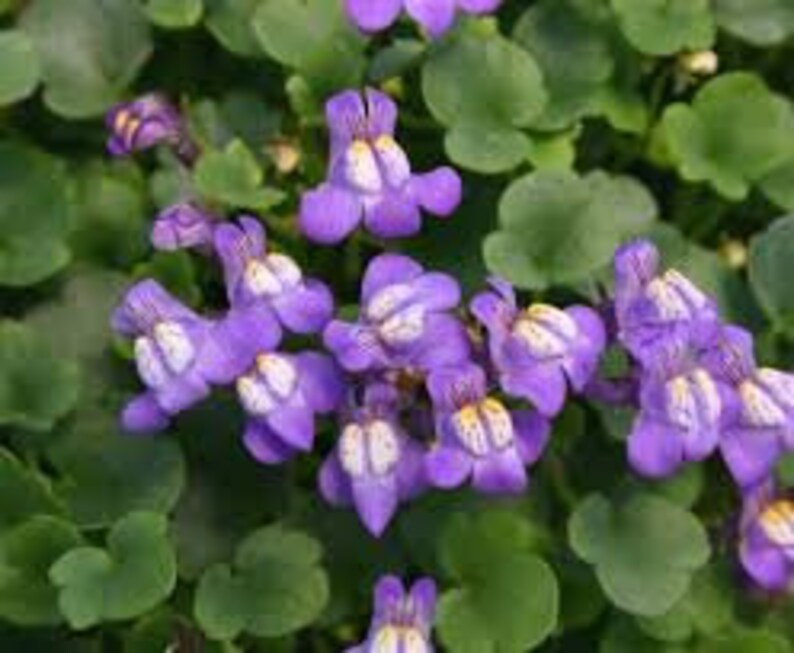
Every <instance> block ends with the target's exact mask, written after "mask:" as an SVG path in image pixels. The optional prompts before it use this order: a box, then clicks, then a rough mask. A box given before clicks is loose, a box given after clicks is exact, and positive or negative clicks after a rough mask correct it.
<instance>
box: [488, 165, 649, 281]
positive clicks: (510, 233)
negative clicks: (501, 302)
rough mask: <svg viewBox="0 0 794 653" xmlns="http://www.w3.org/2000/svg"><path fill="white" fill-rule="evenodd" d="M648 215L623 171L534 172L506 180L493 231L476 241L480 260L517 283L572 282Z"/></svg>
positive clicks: (641, 194)
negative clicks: (617, 173) (621, 174)
mask: <svg viewBox="0 0 794 653" xmlns="http://www.w3.org/2000/svg"><path fill="white" fill-rule="evenodd" d="M655 216H656V204H655V202H654V200H653V198H652V197H651V196H650V194H649V193H648V191H647V190H645V188H644V187H643V186H642V185H641V184H640V183H639V182H637V181H634V180H633V179H631V178H629V177H611V176H609V175H607V174H606V173H604V172H601V171H596V172H592V173H590V174H589V175H587V176H585V177H578V176H577V175H576V174H575V173H573V172H567V171H539V172H536V173H533V174H530V175H527V176H525V177H522V178H520V179H518V180H517V181H514V182H513V183H512V184H511V185H510V186H509V187H508V189H507V190H506V191H505V193H504V195H503V196H502V199H501V202H500V204H499V224H500V229H499V230H498V231H496V232H494V233H492V234H491V235H489V236H488V238H486V240H485V242H484V245H483V247H484V250H483V251H484V254H485V262H486V265H487V266H488V269H489V270H490V271H491V272H492V273H494V274H498V275H500V276H503V277H505V278H506V279H507V280H509V281H510V282H511V283H513V284H515V285H517V286H519V287H521V288H537V289H542V288H546V287H548V286H551V285H557V284H575V283H576V282H579V281H582V280H584V279H586V278H587V277H588V276H590V275H592V274H593V273H594V272H595V271H597V270H598V269H599V268H601V267H603V266H604V265H606V264H607V263H608V261H609V260H610V259H611V257H612V253H613V252H614V250H615V247H616V246H617V245H618V244H620V242H621V241H622V240H624V239H625V238H627V237H628V236H630V235H632V234H636V233H638V232H639V231H642V230H643V229H647V227H648V225H649V224H650V222H651V221H652V220H653V219H654V218H655Z"/></svg>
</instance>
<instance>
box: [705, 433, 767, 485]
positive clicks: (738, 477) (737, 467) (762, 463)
mask: <svg viewBox="0 0 794 653" xmlns="http://www.w3.org/2000/svg"><path fill="white" fill-rule="evenodd" d="M720 451H721V453H722V458H723V460H725V464H726V465H727V466H728V469H729V470H730V472H731V476H733V478H734V480H735V481H736V482H737V483H738V484H739V485H741V486H742V487H750V486H753V485H755V484H756V483H758V482H760V481H762V480H763V479H764V478H766V477H767V476H768V475H769V473H770V472H771V471H772V468H773V467H774V466H775V462H776V461H777V458H778V456H779V455H780V453H781V446H780V441H779V439H778V437H777V432H776V431H775V430H773V429H748V428H732V429H728V430H726V431H725V432H724V433H723V435H722V439H721V441H720Z"/></svg>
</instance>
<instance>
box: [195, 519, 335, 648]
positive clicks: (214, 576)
mask: <svg viewBox="0 0 794 653" xmlns="http://www.w3.org/2000/svg"><path fill="white" fill-rule="evenodd" d="M321 554H322V548H321V546H320V544H319V543H318V542H317V541H316V540H314V539H312V538H311V537H308V536H307V535H304V534H303V533H301V532H299V531H292V530H286V529H284V528H282V527H281V526H268V527H266V528H262V529H260V530H258V531H255V532H254V533H252V534H251V535H249V536H248V537H247V538H245V540H243V541H242V542H241V544H240V545H239V546H238V548H237V552H236V555H235V559H234V565H233V566H230V565H225V564H218V565H214V566H213V567H211V568H209V569H208V570H207V571H206V572H205V573H204V574H203V575H202V577H201V580H200V581H199V585H198V590H197V592H196V602H195V606H194V609H195V615H196V620H197V621H198V623H199V625H200V626H201V628H202V629H203V630H204V632H205V633H206V634H207V635H208V636H209V637H211V638H212V639H234V638H235V637H237V635H239V634H240V633H242V632H243V631H245V632H248V633H251V634H252V635H255V636H257V637H281V636H284V635H287V634H289V633H291V632H294V631H296V630H298V629H300V628H303V627H304V626H306V625H308V624H310V623H311V622H312V621H314V620H315V619H316V618H317V617H318V616H319V614H320V612H321V611H322V609H323V608H324V607H325V604H326V601H327V600H328V579H327V577H326V575H325V572H324V571H323V569H322V567H321V566H320V564H319V563H320V556H321Z"/></svg>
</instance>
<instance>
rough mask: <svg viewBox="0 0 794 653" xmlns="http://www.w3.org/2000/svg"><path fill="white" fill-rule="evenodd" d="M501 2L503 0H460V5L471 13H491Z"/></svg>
mask: <svg viewBox="0 0 794 653" xmlns="http://www.w3.org/2000/svg"><path fill="white" fill-rule="evenodd" d="M500 4H502V0H458V7H460V8H461V9H462V10H463V11H465V12H466V13H469V14H490V13H491V12H494V11H496V10H497V9H498V7H499V5H500Z"/></svg>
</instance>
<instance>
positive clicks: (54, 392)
mask: <svg viewBox="0 0 794 653" xmlns="http://www.w3.org/2000/svg"><path fill="white" fill-rule="evenodd" d="M79 390H80V374H79V370H78V368H77V366H76V365H75V364H74V363H72V362H71V361H65V360H62V359H61V358H60V357H59V356H58V355H57V353H56V352H55V351H51V350H50V349H48V347H47V346H46V344H45V343H44V342H43V341H42V340H41V339H40V338H39V337H38V336H37V335H36V334H35V333H34V332H33V331H32V330H31V329H30V327H28V326H27V325H25V324H22V323H17V322H11V321H8V320H7V321H2V322H0V425H14V426H20V427H22V428H25V429H30V430H32V431H46V430H48V429H50V428H51V427H52V425H53V424H54V423H55V422H56V421H57V420H58V419H60V418H61V417H63V416H64V415H66V414H67V413H68V412H69V411H70V410H72V408H73V407H74V405H75V403H76V402H77V397H78V395H79Z"/></svg>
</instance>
